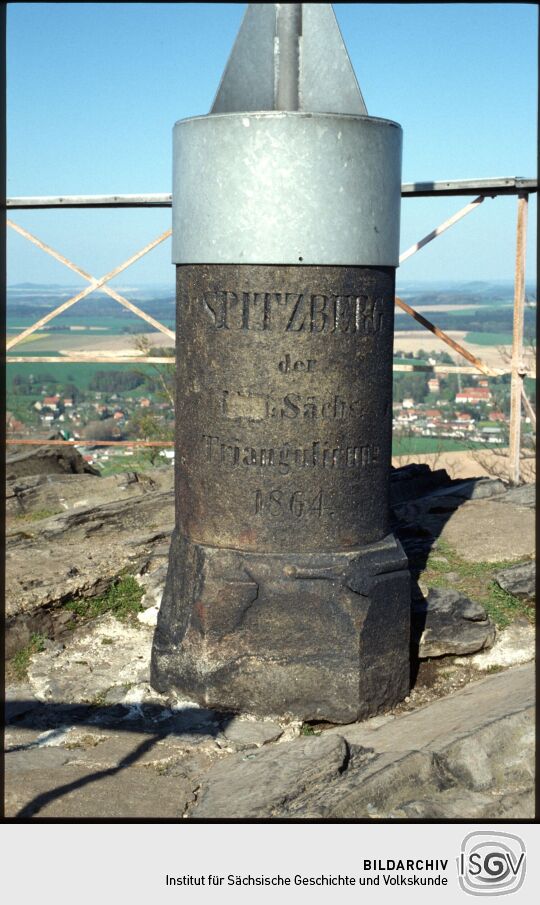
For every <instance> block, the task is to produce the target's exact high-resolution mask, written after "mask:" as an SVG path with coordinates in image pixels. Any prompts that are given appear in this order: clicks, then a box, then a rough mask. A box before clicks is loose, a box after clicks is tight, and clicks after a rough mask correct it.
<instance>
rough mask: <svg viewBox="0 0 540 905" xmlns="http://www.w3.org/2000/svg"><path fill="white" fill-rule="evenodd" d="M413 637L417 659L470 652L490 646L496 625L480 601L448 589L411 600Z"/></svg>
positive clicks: (435, 590) (438, 590)
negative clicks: (416, 649) (416, 648)
mask: <svg viewBox="0 0 540 905" xmlns="http://www.w3.org/2000/svg"><path fill="white" fill-rule="evenodd" d="M412 640H413V643H414V644H415V645H418V656H419V658H420V659H425V658H427V657H444V656H445V655H448V654H457V655H460V656H461V655H463V654H472V653H476V651H479V650H482V649H484V648H487V647H490V646H491V645H492V644H493V641H494V640H495V626H494V625H493V623H492V621H491V619H489V617H488V615H487V613H486V611H485V609H484V607H483V606H481V605H480V604H479V603H476V602H475V601H473V600H469V598H468V597H465V596H464V595H463V594H461V593H460V592H459V591H454V590H451V589H450V588H430V589H429V593H428V595H427V597H423V596H422V598H421V599H415V600H413V604H412Z"/></svg>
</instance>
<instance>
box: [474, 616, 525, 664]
mask: <svg viewBox="0 0 540 905" xmlns="http://www.w3.org/2000/svg"><path fill="white" fill-rule="evenodd" d="M535 645H536V632H535V627H534V625H531V623H530V622H528V621H527V620H526V619H516V621H515V622H513V623H512V625H509V626H508V628H505V629H503V630H502V631H501V632H499V633H498V634H497V638H496V640H495V643H494V645H493V647H492V648H491V649H490V650H486V651H480V653H478V654H474V655H473V656H472V657H468V658H467V660H466V661H457V662H458V663H460V662H461V663H463V662H466V664H467V666H472V667H473V668H474V669H478V670H481V671H482V670H491V669H507V668H508V667H509V666H518V665H519V664H521V663H529V662H530V661H531V660H534V655H535Z"/></svg>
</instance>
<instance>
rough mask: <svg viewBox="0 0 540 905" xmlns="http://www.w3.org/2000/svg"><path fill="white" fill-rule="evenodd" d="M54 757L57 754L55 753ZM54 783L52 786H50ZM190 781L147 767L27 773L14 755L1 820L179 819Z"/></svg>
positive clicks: (188, 796) (47, 769) (190, 792)
mask: <svg viewBox="0 0 540 905" xmlns="http://www.w3.org/2000/svg"><path fill="white" fill-rule="evenodd" d="M54 753H55V754H56V753H57V752H56V751H55V752H54ZM52 783H54V785H52ZM193 787H194V783H193V782H191V781H190V780H189V779H182V777H181V776H175V775H173V776H167V775H166V774H165V775H164V774H163V773H162V772H161V771H160V770H159V769H154V768H153V767H152V766H146V767H145V766H140V767H132V768H131V769H124V768H122V767H112V768H104V769H97V770H96V767H95V766H92V767H78V766H70V765H69V764H64V765H62V767H61V769H57V770H53V769H51V765H49V766H46V765H45V767H44V768H43V769H33V770H31V771H29V770H28V769H25V768H24V764H23V763H20V762H19V758H18V757H17V759H16V760H14V761H13V763H11V762H10V758H8V762H7V764H6V816H8V817H27V818H28V817H35V818H36V819H38V818H40V817H43V818H55V817H57V818H59V819H66V818H67V819H70V818H72V819H75V820H80V819H83V818H93V819H97V820H103V819H104V818H107V817H110V818H116V819H122V818H126V819H129V818H133V819H137V818H139V819H143V818H146V817H156V816H159V817H161V818H167V817H168V818H175V819H180V818H181V817H182V816H183V814H184V811H185V809H186V807H187V805H188V803H189V802H190V801H192V800H193V799H194V793H193Z"/></svg>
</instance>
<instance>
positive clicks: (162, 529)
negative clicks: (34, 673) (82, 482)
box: [6, 479, 174, 656]
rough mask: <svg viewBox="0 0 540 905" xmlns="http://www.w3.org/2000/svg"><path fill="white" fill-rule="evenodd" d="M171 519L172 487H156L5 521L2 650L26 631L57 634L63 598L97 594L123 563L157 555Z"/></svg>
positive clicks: (164, 549) (148, 564)
mask: <svg viewBox="0 0 540 905" xmlns="http://www.w3.org/2000/svg"><path fill="white" fill-rule="evenodd" d="M96 480H99V479H96ZM14 521H18V520H14ZM173 521H174V493H173V492H172V491H157V492H154V493H146V494H142V495H139V496H134V497H131V498H130V499H125V500H114V501H112V502H108V503H103V504H100V505H97V506H88V507H87V508H85V509H73V510H71V511H68V512H65V513H63V514H62V515H56V516H52V517H51V518H46V519H43V520H39V521H35V522H31V523H29V524H17V525H14V526H12V527H10V528H9V530H8V532H7V544H6V546H7V551H6V617H7V618H6V646H7V650H8V656H11V655H12V654H13V653H14V652H15V651H16V650H18V649H20V648H21V647H23V646H24V645H25V644H26V643H27V642H28V641H29V639H30V636H31V634H32V633H33V632H42V633H43V634H45V635H48V636H50V635H53V636H55V637H57V636H58V634H59V633H60V632H61V631H62V630H65V625H66V620H67V621H69V619H70V614H69V613H67V612H66V611H63V612H62V611H61V610H60V611H59V607H61V605H62V603H63V602H64V601H66V600H69V599H73V598H81V597H92V596H97V595H99V594H102V593H104V592H105V591H106V590H107V589H108V588H109V587H110V585H111V584H112V583H113V582H114V581H115V580H116V579H117V578H118V576H119V575H121V574H123V573H125V572H126V571H127V572H130V573H131V574H137V573H138V572H140V571H146V570H147V569H149V568H155V567H156V566H157V565H159V564H160V563H159V560H161V562H163V560H164V559H165V558H166V557H167V554H168V543H167V542H168V541H169V539H170V534H171V532H172V525H173ZM158 552H159V556H158ZM63 620H64V621H63Z"/></svg>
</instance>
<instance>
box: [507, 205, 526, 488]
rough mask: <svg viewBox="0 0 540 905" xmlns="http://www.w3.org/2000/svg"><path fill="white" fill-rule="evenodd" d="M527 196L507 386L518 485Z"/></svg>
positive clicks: (521, 208)
mask: <svg viewBox="0 0 540 905" xmlns="http://www.w3.org/2000/svg"><path fill="white" fill-rule="evenodd" d="M528 202H529V196H528V194H527V193H526V192H523V193H520V194H519V195H518V213H517V228H516V270H515V277H514V326H513V336H512V380H511V385H510V444H509V452H508V460H509V461H508V476H509V478H510V481H511V483H512V484H519V478H520V470H519V457H520V448H521V398H522V391H523V378H524V376H525V372H526V368H525V364H524V362H523V319H524V308H525V255H526V249H527V209H528Z"/></svg>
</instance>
